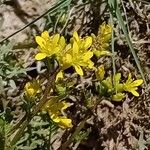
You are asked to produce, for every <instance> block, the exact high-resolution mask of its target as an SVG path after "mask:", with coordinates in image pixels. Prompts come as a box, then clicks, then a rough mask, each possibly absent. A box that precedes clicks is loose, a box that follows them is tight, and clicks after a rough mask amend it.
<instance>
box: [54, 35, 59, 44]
mask: <svg viewBox="0 0 150 150" xmlns="http://www.w3.org/2000/svg"><path fill="white" fill-rule="evenodd" d="M59 39H60V35H59V34H56V35H54V36H53V44H54V45H56V44H57V43H58V41H59Z"/></svg>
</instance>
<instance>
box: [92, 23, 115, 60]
mask: <svg viewBox="0 0 150 150" xmlns="http://www.w3.org/2000/svg"><path fill="white" fill-rule="evenodd" d="M111 33H112V27H111V26H110V25H107V24H105V23H103V24H102V25H101V26H100V27H99V31H98V35H97V36H95V35H94V34H92V38H93V44H92V50H93V52H94V54H95V55H96V56H97V57H101V56H111V55H112V54H111V53H110V52H109V51H108V47H109V41H110V39H111Z"/></svg>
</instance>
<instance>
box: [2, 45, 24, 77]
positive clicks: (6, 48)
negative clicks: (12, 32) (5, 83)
mask: <svg viewBox="0 0 150 150" xmlns="http://www.w3.org/2000/svg"><path fill="white" fill-rule="evenodd" d="M12 48H13V44H12V43H7V44H3V45H2V46H1V47H0V54H1V55H0V76H1V77H3V78H4V79H10V78H13V77H18V76H19V75H20V74H23V73H25V72H26V70H25V69H23V68H22V66H21V64H19V62H18V61H17V59H16V58H15V55H14V53H13V50H12Z"/></svg>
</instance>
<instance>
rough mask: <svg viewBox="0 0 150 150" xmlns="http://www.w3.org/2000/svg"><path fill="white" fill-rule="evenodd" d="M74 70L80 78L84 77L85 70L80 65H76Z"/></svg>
mask: <svg viewBox="0 0 150 150" xmlns="http://www.w3.org/2000/svg"><path fill="white" fill-rule="evenodd" d="M74 68H75V70H76V72H77V73H78V74H79V75H80V76H83V70H82V68H81V67H80V66H79V65H74Z"/></svg>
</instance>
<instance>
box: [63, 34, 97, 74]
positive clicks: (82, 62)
mask: <svg viewBox="0 0 150 150" xmlns="http://www.w3.org/2000/svg"><path fill="white" fill-rule="evenodd" d="M91 43H92V38H91V37H87V38H85V39H81V38H79V36H78V34H77V32H74V34H73V38H72V39H71V48H70V49H69V50H68V52H67V53H66V54H65V55H64V57H63V63H62V64H63V67H62V68H64V69H66V68H69V67H70V66H73V67H74V68H75V71H76V72H77V73H78V74H79V75H83V70H82V68H81V67H88V68H92V67H93V65H94V63H93V62H92V61H91V58H92V56H93V52H92V51H89V50H88V49H89V47H90V46H91Z"/></svg>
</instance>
